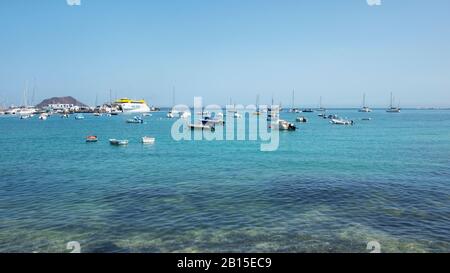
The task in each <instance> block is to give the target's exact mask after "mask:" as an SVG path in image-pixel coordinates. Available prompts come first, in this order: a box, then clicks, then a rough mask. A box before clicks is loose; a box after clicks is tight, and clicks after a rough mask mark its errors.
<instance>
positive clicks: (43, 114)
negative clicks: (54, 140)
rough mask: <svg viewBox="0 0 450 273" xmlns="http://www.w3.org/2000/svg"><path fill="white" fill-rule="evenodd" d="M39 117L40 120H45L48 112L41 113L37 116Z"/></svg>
mask: <svg viewBox="0 0 450 273" xmlns="http://www.w3.org/2000/svg"><path fill="white" fill-rule="evenodd" d="M39 119H40V120H47V119H48V114H46V113H42V114H41V115H40V116H39Z"/></svg>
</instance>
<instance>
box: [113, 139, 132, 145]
mask: <svg viewBox="0 0 450 273" xmlns="http://www.w3.org/2000/svg"><path fill="white" fill-rule="evenodd" d="M109 143H110V144H111V145H114V146H125V145H128V140H126V139H123V140H120V139H110V140H109Z"/></svg>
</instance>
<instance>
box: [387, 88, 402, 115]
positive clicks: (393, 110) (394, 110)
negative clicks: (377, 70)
mask: <svg viewBox="0 0 450 273" xmlns="http://www.w3.org/2000/svg"><path fill="white" fill-rule="evenodd" d="M393 103H394V97H393V95H392V92H391V103H390V105H389V108H388V109H387V110H386V112H388V113H400V107H394V106H393Z"/></svg>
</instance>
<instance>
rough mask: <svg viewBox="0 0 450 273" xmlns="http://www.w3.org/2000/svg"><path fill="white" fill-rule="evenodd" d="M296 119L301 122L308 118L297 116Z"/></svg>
mask: <svg viewBox="0 0 450 273" xmlns="http://www.w3.org/2000/svg"><path fill="white" fill-rule="evenodd" d="M296 121H297V122H302V123H306V122H308V120H307V119H306V118H305V117H297V119H296Z"/></svg>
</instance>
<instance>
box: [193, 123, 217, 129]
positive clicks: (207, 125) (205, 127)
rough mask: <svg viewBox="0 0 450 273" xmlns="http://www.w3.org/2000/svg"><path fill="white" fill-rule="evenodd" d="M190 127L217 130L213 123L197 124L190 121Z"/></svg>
mask: <svg viewBox="0 0 450 273" xmlns="http://www.w3.org/2000/svg"><path fill="white" fill-rule="evenodd" d="M188 127H189V128H190V129H191V130H208V131H214V130H215V127H214V126H213V125H209V124H202V123H196V124H192V123H189V124H188Z"/></svg>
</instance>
